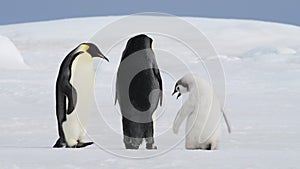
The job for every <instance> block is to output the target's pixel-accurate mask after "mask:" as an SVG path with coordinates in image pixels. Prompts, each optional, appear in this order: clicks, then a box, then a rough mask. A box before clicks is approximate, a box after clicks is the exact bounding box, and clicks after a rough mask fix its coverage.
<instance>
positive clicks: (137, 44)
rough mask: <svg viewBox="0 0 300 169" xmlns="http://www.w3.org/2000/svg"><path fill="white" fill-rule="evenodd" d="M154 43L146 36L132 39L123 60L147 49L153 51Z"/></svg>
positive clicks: (127, 45) (141, 35)
mask: <svg viewBox="0 0 300 169" xmlns="http://www.w3.org/2000/svg"><path fill="white" fill-rule="evenodd" d="M152 42H153V40H152V39H151V38H150V37H149V36H147V35H145V34H140V35H137V36H134V37H132V38H130V39H129V40H128V41H127V44H126V47H125V50H124V52H123V56H122V59H121V60H124V59H125V58H126V57H128V56H130V55H131V54H133V53H135V52H138V51H141V50H145V49H151V48H152Z"/></svg>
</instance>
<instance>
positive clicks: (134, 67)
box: [115, 34, 163, 149]
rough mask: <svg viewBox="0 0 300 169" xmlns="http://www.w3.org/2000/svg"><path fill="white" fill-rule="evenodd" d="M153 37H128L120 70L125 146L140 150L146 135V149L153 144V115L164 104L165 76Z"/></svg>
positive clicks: (118, 86) (118, 91)
mask: <svg viewBox="0 0 300 169" xmlns="http://www.w3.org/2000/svg"><path fill="white" fill-rule="evenodd" d="M151 47H152V39H151V38H150V37H148V36H146V35H144V34H141V35H137V36H135V37H133V38H131V39H129V40H128V42H127V45H126V47H125V50H124V51H123V54H122V58H121V62H120V65H119V68H118V72H117V80H116V97H115V104H116V103H117V101H118V103H119V107H120V110H121V113H122V124H123V136H124V137H123V142H124V144H125V148H126V149H138V148H139V146H140V144H141V143H142V142H143V139H144V138H145V141H146V148H147V149H156V148H157V147H156V146H155V145H154V138H153V135H154V127H153V119H152V115H153V113H154V111H155V110H156V109H157V107H158V104H159V101H160V105H162V92H163V91H162V90H163V89H162V79H161V76H160V71H159V69H158V66H157V63H156V59H155V54H154V52H153V50H152V48H151Z"/></svg>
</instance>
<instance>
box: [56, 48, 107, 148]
mask: <svg viewBox="0 0 300 169" xmlns="http://www.w3.org/2000/svg"><path fill="white" fill-rule="evenodd" d="M93 57H100V58H102V59H105V60H107V61H108V59H107V58H106V57H105V56H104V55H103V54H102V53H101V52H100V50H99V49H98V48H97V46H96V45H94V44H92V43H82V44H80V45H79V46H77V47H76V48H75V49H74V50H72V51H71V52H70V53H69V54H68V55H67V56H66V57H65V59H64V60H63V62H62V64H61V66H60V69H59V73H58V77H57V81H56V116H57V123H58V134H59V138H58V140H57V141H56V143H55V145H54V146H53V147H55V148H59V147H64V146H66V147H72V148H80V147H85V146H88V145H90V144H93V142H87V143H84V142H83V139H84V136H85V134H86V122H87V118H88V114H89V112H90V111H91V107H92V103H93V99H94V70H93V60H92V58H93Z"/></svg>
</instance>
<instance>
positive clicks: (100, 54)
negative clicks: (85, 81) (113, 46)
mask: <svg viewBox="0 0 300 169" xmlns="http://www.w3.org/2000/svg"><path fill="white" fill-rule="evenodd" d="M97 56H98V57H100V58H102V59H105V60H106V61H108V62H109V60H108V59H107V57H105V56H104V55H103V54H102V53H97Z"/></svg>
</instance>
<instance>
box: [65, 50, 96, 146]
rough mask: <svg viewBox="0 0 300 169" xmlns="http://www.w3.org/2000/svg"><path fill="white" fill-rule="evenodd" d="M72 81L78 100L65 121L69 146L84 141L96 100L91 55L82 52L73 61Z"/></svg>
mask: <svg viewBox="0 0 300 169" xmlns="http://www.w3.org/2000/svg"><path fill="white" fill-rule="evenodd" d="M71 70H72V75H71V79H70V83H71V84H72V85H73V87H74V88H75V89H76V92H77V102H76V106H75V109H74V111H73V112H72V113H71V114H70V115H67V121H66V122H64V123H63V129H64V133H65V137H66V141H67V143H68V144H69V146H73V145H75V144H76V142H77V140H79V141H82V139H83V137H84V136H85V133H86V123H87V120H88V116H89V114H90V112H91V109H92V104H93V100H94V70H93V61H92V58H91V56H90V55H88V54H81V55H79V56H77V58H76V59H75V60H74V61H73V64H72V68H71ZM75 141H76V142H75Z"/></svg>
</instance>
